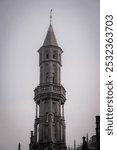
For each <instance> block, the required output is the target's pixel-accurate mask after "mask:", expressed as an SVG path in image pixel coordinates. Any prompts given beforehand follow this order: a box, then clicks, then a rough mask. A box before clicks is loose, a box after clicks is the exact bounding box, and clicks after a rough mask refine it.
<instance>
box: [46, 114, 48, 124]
mask: <svg viewBox="0 0 117 150" xmlns="http://www.w3.org/2000/svg"><path fill="white" fill-rule="evenodd" d="M46 122H48V113H47V112H46Z"/></svg>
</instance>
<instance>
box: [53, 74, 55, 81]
mask: <svg viewBox="0 0 117 150" xmlns="http://www.w3.org/2000/svg"><path fill="white" fill-rule="evenodd" d="M53 83H55V73H53Z"/></svg>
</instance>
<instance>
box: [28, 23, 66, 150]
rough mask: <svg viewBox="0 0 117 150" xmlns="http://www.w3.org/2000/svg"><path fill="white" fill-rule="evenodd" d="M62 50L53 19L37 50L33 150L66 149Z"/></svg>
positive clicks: (31, 144)
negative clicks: (41, 44)
mask: <svg viewBox="0 0 117 150" xmlns="http://www.w3.org/2000/svg"><path fill="white" fill-rule="evenodd" d="M62 52H63V51H62V49H61V48H60V47H59V46H58V44H57V41H56V37H55V34H54V31H53V27H52V25H51V22H50V25H49V28H48V31H47V35H46V38H45V41H44V43H43V46H42V47H41V48H40V49H39V50H38V53H39V66H40V84H39V85H38V86H37V87H36V88H35V90H34V101H35V103H36V117H35V123H34V131H31V138H30V145H29V148H30V150H65V149H66V139H65V137H66V135H65V120H64V103H65V101H66V97H65V93H66V91H65V89H64V87H63V86H62V85H61V55H62Z"/></svg>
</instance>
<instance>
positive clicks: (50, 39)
mask: <svg viewBox="0 0 117 150" xmlns="http://www.w3.org/2000/svg"><path fill="white" fill-rule="evenodd" d="M47 45H54V46H58V44H57V41H56V37H55V34H54V30H53V27H52V25H51V23H50V26H49V28H48V32H47V35H46V38H45V41H44V43H43V46H47Z"/></svg>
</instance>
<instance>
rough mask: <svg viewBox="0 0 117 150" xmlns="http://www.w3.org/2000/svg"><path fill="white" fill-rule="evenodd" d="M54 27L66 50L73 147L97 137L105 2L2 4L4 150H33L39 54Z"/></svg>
mask: <svg viewBox="0 0 117 150" xmlns="http://www.w3.org/2000/svg"><path fill="white" fill-rule="evenodd" d="M50 9H53V18H52V25H53V29H54V32H55V35H56V39H57V42H58V45H59V46H60V47H61V48H62V49H63V51H64V53H63V55H62V73H61V79H62V85H63V86H64V87H65V89H66V91H67V93H66V96H67V101H66V103H65V120H66V137H67V138H66V141H67V145H73V141H74V139H76V142H77V144H80V143H81V142H82V136H85V135H86V133H89V137H91V136H92V135H94V134H95V127H96V124H95V116H96V115H99V113H100V106H99V105H100V103H99V101H100V93H99V91H100V89H99V81H100V78H99V74H100V72H99V69H100V68H99V65H100V64H99V61H100V57H99V55H100V54H99V53H100V51H99V33H100V31H99V24H100V22H99V19H100V18H99V15H100V14H99V11H100V9H99V0H33V1H32V0H0V150H16V149H17V145H18V143H19V142H21V150H28V146H29V142H30V130H32V129H33V124H34V117H35V103H34V100H33V97H34V92H33V90H34V88H35V87H36V86H37V85H38V84H39V66H38V61H39V60H38V53H37V50H38V49H39V48H40V47H41V46H42V44H43V42H44V39H45V36H46V33H47V30H48V27H49V12H50Z"/></svg>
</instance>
